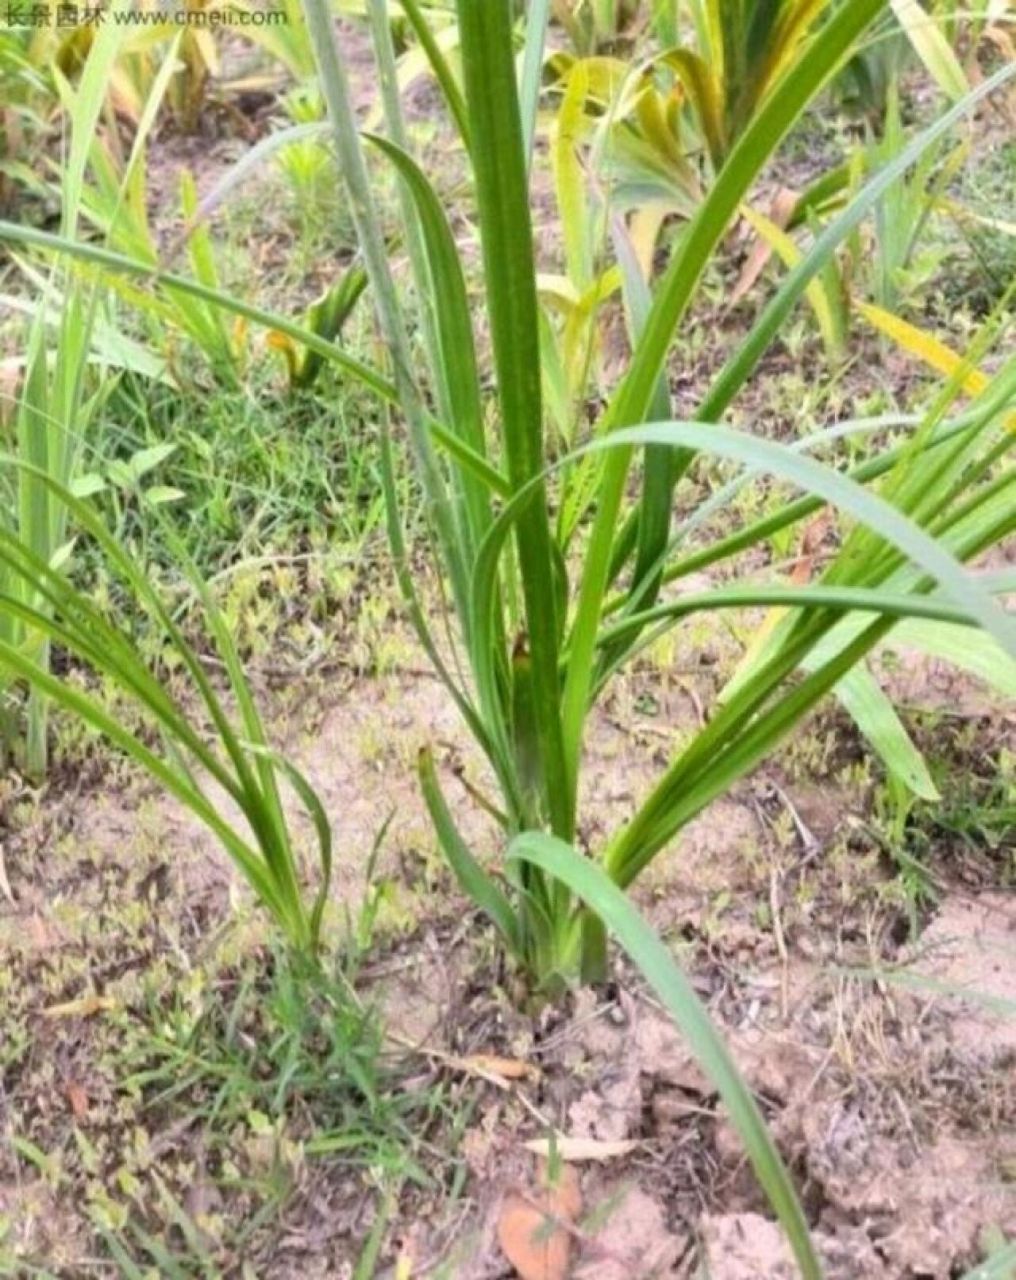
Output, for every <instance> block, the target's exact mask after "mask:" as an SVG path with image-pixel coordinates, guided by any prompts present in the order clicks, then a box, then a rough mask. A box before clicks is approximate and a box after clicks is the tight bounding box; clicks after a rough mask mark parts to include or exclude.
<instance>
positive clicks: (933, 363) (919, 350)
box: [857, 302, 988, 396]
mask: <svg viewBox="0 0 1016 1280" xmlns="http://www.w3.org/2000/svg"><path fill="white" fill-rule="evenodd" d="M857 312H858V314H859V315H862V316H864V318H865V320H867V321H868V323H869V324H870V325H873V326H874V327H875V328H876V329H878V330H879V332H880V333H884V334H885V335H886V337H887V338H891V339H892V340H893V342H895V343H896V345H897V346H899V347H902V348H903V350H904V351H906V352H908V353H909V354H910V355H912V356H916V357H917V359H918V360H920V361H922V363H924V364H926V365H927V366H928V368H929V369H934V370H935V372H936V373H941V374H942V375H943V376H944V377H946V378H952V377H955V376H956V374H957V373H959V372H960V371H961V370H963V369H964V367H965V361H964V360H963V358H962V356H958V355H957V354H956V352H955V351H953V350H952V349H951V348H950V347H947V346H946V345H945V343H944V342H942V341H940V340H939V339H938V338H936V337H935V335H934V334H932V333H928V332H927V330H925V329H918V327H917V326H916V325H914V324H910V323H909V321H907V320H901V319H900V317H899V316H894V315H893V314H892V312H891V311H884V310H883V309H882V308H881V307H876V306H874V305H873V304H872V303H870V302H859V303H857ZM987 385H988V377H987V375H986V374H984V373H982V372H981V371H980V369H975V368H968V369H967V370H966V372H965V373H964V374H963V378H962V382H961V386H962V387H963V390H964V391H965V392H966V393H967V394H968V395H971V396H976V395H980V394H981V392H982V391H983V390H984V389H985V387H986V386H987Z"/></svg>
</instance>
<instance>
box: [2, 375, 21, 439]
mask: <svg viewBox="0 0 1016 1280" xmlns="http://www.w3.org/2000/svg"><path fill="white" fill-rule="evenodd" d="M20 383H21V366H20V365H19V364H18V363H17V362H16V361H14V360H11V359H8V360H0V427H6V426H8V425H9V424H10V423H11V422H13V421H14V415H15V413H16V412H17V407H18V387H19V386H20Z"/></svg>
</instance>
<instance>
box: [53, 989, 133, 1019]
mask: <svg viewBox="0 0 1016 1280" xmlns="http://www.w3.org/2000/svg"><path fill="white" fill-rule="evenodd" d="M115 1008H116V1001H115V1000H111V999H110V997H109V996H95V995H91V996H82V997H81V999H80V1000H68V1001H67V1003H66V1004H53V1005H50V1007H49V1008H48V1009H43V1011H42V1016H43V1017H44V1018H92V1017H94V1016H95V1015H96V1014H97V1013H109V1011H110V1010H111V1009H115Z"/></svg>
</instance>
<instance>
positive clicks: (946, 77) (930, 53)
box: [890, 0, 970, 102]
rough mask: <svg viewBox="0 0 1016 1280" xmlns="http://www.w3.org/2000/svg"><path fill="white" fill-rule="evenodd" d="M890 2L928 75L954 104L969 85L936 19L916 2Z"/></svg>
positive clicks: (892, 0)
mask: <svg viewBox="0 0 1016 1280" xmlns="http://www.w3.org/2000/svg"><path fill="white" fill-rule="evenodd" d="M890 3H891V4H892V7H893V13H895V14H896V18H897V21H898V22H899V24H900V26H901V27H902V28H903V30H904V31H905V32H906V33H907V38H908V39H909V41H910V43H911V44H912V45H913V47H914V52H915V53H916V54H917V56H918V57H919V58H920V59H921V61H922V62H923V63H924V65H925V67H926V68H927V69H928V73H929V74H930V75H931V77H932V78H933V79H934V81H935V83H936V84H937V85H938V87H939V88H940V89H941V90H942V92H943V93H944V94H945V95H946V96H947V97H949V98H952V100H953V101H954V102H958V101H959V99H960V98H962V97H963V95H964V94H965V93H968V92H969V90H970V86H969V85H968V84H967V78H966V76H965V75H964V74H963V68H962V67H961V66H960V61H959V58H957V57H956V54H955V53H954V52H953V49H952V46H951V45H950V43H949V41H948V40H947V39H946V37H945V33H944V32H943V31H942V28H941V27H940V26H939V25H938V23H939V19H938V18H937V17H936V16H935V15H934V14H932V13H929V12H928V11H927V10H926V9H924V8H922V7H921V5H920V4H919V3H918V0H890Z"/></svg>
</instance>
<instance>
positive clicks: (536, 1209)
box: [497, 1166, 582, 1280]
mask: <svg viewBox="0 0 1016 1280" xmlns="http://www.w3.org/2000/svg"><path fill="white" fill-rule="evenodd" d="M539 1181H540V1183H541V1184H542V1185H541V1189H540V1190H539V1191H537V1192H536V1193H535V1194H534V1195H532V1196H525V1195H522V1194H521V1193H519V1192H513V1193H512V1194H510V1195H508V1196H506V1197H505V1199H504V1202H503V1204H502V1206H501V1213H500V1215H499V1217H498V1221H497V1239H498V1243H499V1244H500V1246H501V1250H502V1252H503V1253H504V1255H505V1257H506V1258H507V1259H508V1261H509V1262H510V1263H511V1264H512V1266H513V1267H514V1268H515V1270H516V1272H517V1273H518V1275H519V1277H520V1280H565V1277H566V1276H567V1274H568V1268H569V1265H570V1262H571V1234H570V1232H569V1226H570V1224H571V1223H572V1222H574V1220H575V1219H576V1218H577V1217H578V1215H579V1214H580V1213H581V1212H582V1193H581V1191H580V1189H579V1180H578V1175H577V1174H576V1172H575V1170H574V1169H570V1168H568V1167H567V1166H563V1167H562V1168H560V1169H559V1170H558V1173H557V1176H556V1178H555V1179H554V1180H553V1182H552V1183H551V1181H550V1179H549V1176H548V1173H547V1170H546V1168H545V1167H544V1168H542V1169H541V1170H540V1171H539Z"/></svg>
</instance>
